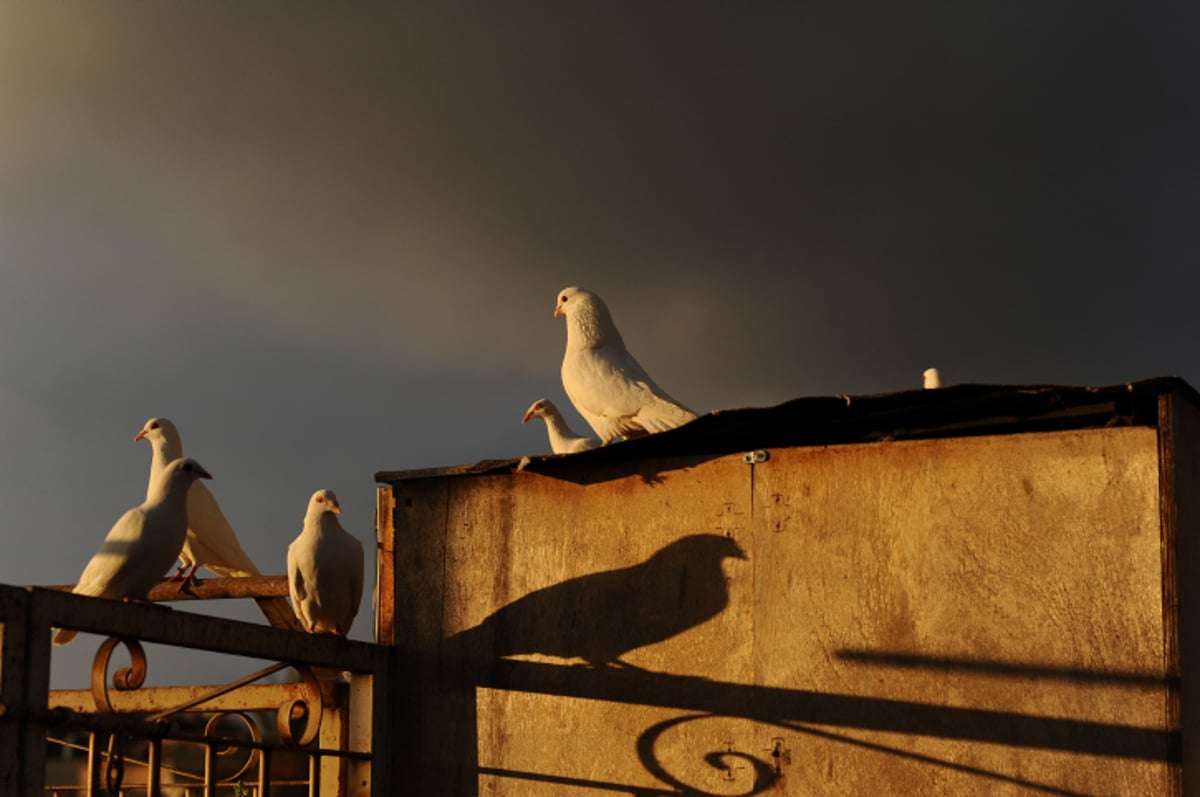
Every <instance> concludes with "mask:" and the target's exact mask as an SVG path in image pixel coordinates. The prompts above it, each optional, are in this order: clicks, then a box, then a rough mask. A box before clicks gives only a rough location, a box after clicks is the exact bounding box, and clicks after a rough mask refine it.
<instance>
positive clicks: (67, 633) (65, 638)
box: [54, 628, 79, 645]
mask: <svg viewBox="0 0 1200 797" xmlns="http://www.w3.org/2000/svg"><path fill="white" fill-rule="evenodd" d="M77 636H79V632H78V631H73V630H71V629H70V628H60V629H58V633H57V634H55V635H54V644H56V645H65V644H67V643H68V642H70V641H71V640H72V639H74V638H75V637H77Z"/></svg>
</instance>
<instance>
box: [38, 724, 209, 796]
mask: <svg viewBox="0 0 1200 797" xmlns="http://www.w3.org/2000/svg"><path fill="white" fill-rule="evenodd" d="M46 741H47V742H50V743H51V744H57V745H59V746H60V747H67V748H70V749H72V750H83V751H87V749H88V748H87V746H86V745H82V744H75V743H74V742H69V741H67V740H66V739H59V738H56V737H53V736H47V737H46ZM171 741H174V740H171ZM100 755H101V756H103V757H105V758H107V757H108V753H105V752H101V753H100ZM125 761H126V762H127V763H130V764H136V765H137V766H139V767H148V766H149V765H150V762H149V761H142V760H141V759H139V758H130V757H129V756H126V757H125ZM162 769H163V770H165V771H167V772H170V773H171V774H172V775H175V776H178V777H184V778H191V779H193V780H198V781H202V780H204V776H203V775H197V774H195V773H194V772H188V771H187V770H184V769H175V768H174V767H170V766H167V765H166V764H163V765H162ZM173 785H184V784H173ZM54 788H56V789H65V788H74V787H68V786H55V787H54Z"/></svg>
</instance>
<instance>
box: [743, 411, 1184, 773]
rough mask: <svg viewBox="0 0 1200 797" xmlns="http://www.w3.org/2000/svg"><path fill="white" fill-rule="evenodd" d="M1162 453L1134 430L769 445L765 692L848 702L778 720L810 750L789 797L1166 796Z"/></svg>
mask: <svg viewBox="0 0 1200 797" xmlns="http://www.w3.org/2000/svg"><path fill="white" fill-rule="evenodd" d="M1156 445H1157V444H1156V438H1155V432H1154V430H1153V429H1146V428H1135V429H1120V430H1095V431H1087V432H1069V433H1058V434H1037V435H1022V436H1019V437H996V438H979V439H944V440H926V441H915V442H906V443H897V444H891V445H886V446H859V445H855V446H845V447H839V448H834V449H826V450H822V449H793V450H787V451H779V452H772V458H771V461H770V462H768V463H767V464H765V465H763V466H761V467H760V468H757V469H756V472H755V505H756V507H763V509H762V511H761V513H760V514H761V515H762V516H763V517H764V520H767V521H768V522H766V523H764V524H763V525H762V526H760V527H759V533H758V536H757V538H756V545H755V551H756V554H757V557H756V568H757V570H758V577H757V579H758V585H759V588H760V591H759V595H758V600H757V602H756V608H757V612H756V624H755V636H756V643H757V649H756V660H757V661H758V663H759V666H760V668H761V669H760V683H761V684H762V685H764V686H779V687H787V686H795V687H802V688H803V689H805V690H811V691H813V692H816V693H819V694H832V695H845V696H853V697H854V698H855V701H854V702H853V703H852V704H849V705H848V706H843V707H842V710H841V711H839V712H829V713H828V715H824V716H823V713H822V712H821V711H820V710H819V709H814V710H812V711H810V712H809V714H808V716H807V717H805V718H804V719H806V720H807V721H805V722H795V720H797V719H800V717H798V716H796V715H797V714H798V713H799V712H800V711H802V710H804V708H805V707H804V706H803V702H804V701H799V702H800V703H801V705H799V706H797V709H794V710H791V711H788V710H787V709H786V708H781V709H779V710H778V711H777V714H776V716H777V717H778V720H779V721H780V723H781V725H780V727H782V728H783V730H780V731H778V735H780V736H782V737H784V738H785V745H787V746H789V747H791V748H792V749H794V750H796V749H801V748H803V749H804V751H805V752H804V754H803V755H801V756H795V757H794V760H793V765H792V766H791V767H790V768H789V770H788V772H787V777H788V780H789V782H790V787H791V788H792V789H794V790H795V791H794V793H802V794H814V795H815V794H856V793H867V792H869V791H879V790H880V787H881V786H882V785H884V784H886V785H887V789H885V790H886V791H890V792H892V793H910V794H918V793H920V794H930V793H942V794H963V793H977V792H979V791H980V790H987V791H989V793H994V791H993V790H998V789H1002V788H1009V789H1013V790H1014V791H1015V790H1019V789H1020V788H1027V789H1034V790H1042V791H1045V790H1051V791H1053V790H1056V789H1059V790H1063V791H1066V792H1069V793H1086V794H1164V793H1167V791H1166V789H1167V784H1168V771H1167V761H1166V759H1167V735H1166V733H1165V732H1157V731H1161V729H1165V728H1166V716H1165V705H1166V704H1165V700H1164V696H1165V694H1166V691H1167V684H1168V680H1167V679H1168V676H1169V674H1170V673H1169V672H1168V670H1167V668H1166V663H1165V661H1164V655H1163V621H1162V597H1161V596H1162V584H1161V577H1162V574H1161V569H1160V548H1159V517H1158V508H1159V507H1158V473H1157V451H1156ZM777 520H780V521H782V525H780V523H778V522H775V521H777ZM928 706H934V707H946V708H947V709H950V710H947V711H938V710H933V711H929V710H927V708H926V707H928ZM789 714H791V715H792V716H791V717H789V716H788V715H789ZM1043 720H1045V721H1043ZM764 732H765V730H764ZM881 778H884V779H883V780H882V781H881Z"/></svg>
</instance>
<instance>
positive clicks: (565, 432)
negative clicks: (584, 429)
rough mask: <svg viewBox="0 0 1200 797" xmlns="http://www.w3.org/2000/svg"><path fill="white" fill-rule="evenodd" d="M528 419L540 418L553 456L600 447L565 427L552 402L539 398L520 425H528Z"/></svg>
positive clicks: (595, 442)
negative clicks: (543, 422) (544, 425)
mask: <svg viewBox="0 0 1200 797" xmlns="http://www.w3.org/2000/svg"><path fill="white" fill-rule="evenodd" d="M530 418H541V419H542V420H543V421H545V422H546V433H547V434H548V435H549V436H550V450H551V451H553V452H554V453H555V454H574V453H575V452H577V451H588V450H589V449H593V448H595V447H596V446H598V445H600V441H599V440H594V439H592V438H590V437H580V436H579V435H577V434H575V432H573V431H572V430H571V427H570V426H567V421H566V419H565V418H563V416H562V413H561V412H559V410H558V407H556V406H554V402H553V401H551V400H550V399H547V398H540V399H538V400H537V401H535V402H533V404H532V405H530V407H529V409H528V410H526V412H525V417H524V418H522V419H521V423H528V422H529V419H530Z"/></svg>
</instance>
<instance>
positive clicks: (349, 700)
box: [0, 585, 400, 797]
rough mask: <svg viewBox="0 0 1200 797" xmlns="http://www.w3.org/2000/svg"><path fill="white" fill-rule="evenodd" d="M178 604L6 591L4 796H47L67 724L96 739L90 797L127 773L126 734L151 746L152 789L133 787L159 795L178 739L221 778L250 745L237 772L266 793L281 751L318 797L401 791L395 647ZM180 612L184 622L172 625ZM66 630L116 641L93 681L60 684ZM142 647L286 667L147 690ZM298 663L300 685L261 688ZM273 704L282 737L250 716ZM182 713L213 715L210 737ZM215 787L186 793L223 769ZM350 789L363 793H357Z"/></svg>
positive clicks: (0, 729) (2, 628)
mask: <svg viewBox="0 0 1200 797" xmlns="http://www.w3.org/2000/svg"><path fill="white" fill-rule="evenodd" d="M165 611H167V610H165V609H164V608H163V607H159V606H154V605H137V604H127V603H121V604H118V603H116V602H114V601H105V600H100V599H95V598H88V597H82V596H78V595H73V594H70V593H63V592H59V591H55V590H48V589H39V588H33V587H24V588H21V587H11V586H6V585H0V794H2V795H9V794H13V795H21V796H22V797H34V795H38V796H39V797H40V795H42V794H43V788H44V786H43V784H44V779H45V764H46V760H45V748H46V744H45V741H46V739H47V735H48V731H50V730H52V729H58V728H66V729H78V730H84V731H87V732H88V734H89V742H88V745H87V749H88V751H89V757H90V759H91V762H90V764H89V772H90V777H89V778H88V781H89V782H88V783H87V784H85V785H84V786H83V787H82V788H84V789H87V790H88V791H89V792H90V793H99V789H100V787H101V786H102V785H104V784H103V783H102V782H103V781H104V780H105V779H106V778H105V775H107V776H108V779H109V780H111V778H112V777H113V769H114V767H115V768H117V769H118V770H119V769H120V767H121V766H123V764H124V763H125V762H126V759H125V758H124V757H123V756H122V755H121V754H120V750H121V748H120V739H121V738H139V739H144V740H148V741H149V743H150V745H149V750H148V753H149V754H148V756H147V760H145V761H135V760H132V759H129V760H128V761H129V763H131V764H134V765H141V764H145V765H147V766H148V772H149V774H148V776H147V783H145V784H138V785H135V786H132V788H135V789H138V790H141V789H147V788H148V789H149V792H148V793H151V794H153V793H156V791H157V789H158V787H159V782H158V779H159V773H160V771H161V768H162V763H163V759H162V744H163V742H164V741H168V742H171V743H172V744H193V745H201V746H203V747H204V749H205V760H206V762H208V763H209V765H210V766H209V767H208V770H209V774H210V775H211V773H212V771H213V770H212V767H211V763H212V761H213V760H215V756H216V755H217V752H218V748H222V749H224V748H227V747H229V746H230V745H233V746H234V747H236V748H238V749H242V750H249V751H250V754H249V757H248V758H247V760H246V762H245V763H244V764H243V765H242V766H241V768H240V769H239V771H238V772H237V773H236V775H235V777H241V776H243V775H248V774H249V773H250V772H251V770H252V769H254V765H255V764H256V763H257V772H256V775H254V776H252V777H253V778H254V780H256V781H257V782H256V783H254V784H253V788H254V789H255V790H256V791H257V793H259V794H263V795H265V794H267V793H269V789H270V784H269V782H268V781H267V779H266V775H267V764H268V763H269V760H270V756H271V754H272V752H274V751H277V750H285V749H286V750H292V751H296V752H298V753H300V754H303V755H306V756H308V758H309V762H310V773H311V774H310V778H309V784H310V793H313V794H317V793H320V792H321V789H320V783H321V782H322V781H323V782H325V783H326V784H327V785H330V784H331V783H332V784H335V785H336V786H337V788H335V789H333V790H327V791H326V793H331V794H332V793H338V794H350V793H353V794H356V795H357V794H363V795H366V794H370V795H392V794H397V793H400V792H398V791H397V790H396V789H395V788H394V786H395V784H394V783H393V779H392V770H391V767H392V764H391V759H392V751H391V734H390V730H389V726H390V724H391V723H390V722H389V720H390V717H391V713H392V704H393V698H392V694H393V678H394V672H395V669H396V666H395V663H394V660H393V659H394V656H395V653H394V651H393V649H391V648H387V647H381V646H378V645H372V644H368V643H364V642H357V641H352V640H346V639H338V638H334V637H331V636H316V635H307V634H303V633H297V632H294V631H290V630H285V629H279V628H272V627H268V626H263V625H256V624H252V623H243V622H239V621H234V620H227V619H224V618H216V617H208V616H204V615H196V614H190V613H185V612H173V613H172V614H171V615H165V614H164V612H165ZM168 617H169V618H170V622H164V620H166V619H168ZM52 627H66V628H72V629H75V630H79V631H82V632H88V633H98V634H103V635H106V636H108V637H109V638H108V639H106V640H105V641H104V642H103V643H102V644H101V646H100V649H99V650H98V651H97V653H96V657H95V660H94V661H93V666H92V675H91V684H90V688H89V689H81V690H59V691H54V692H51V691H50V689H49V669H50V633H51V628H52ZM141 642H153V643H159V644H165V645H170V646H174V647H182V648H190V649H198V650H208V651H213V652H218V653H223V654H228V655H235V656H244V657H248V658H255V659H260V660H262V659H267V660H272V661H275V662H277V663H276V664H273V665H271V666H268V667H266V668H265V669H261V670H259V671H257V672H255V673H252V674H250V675H247V676H246V677H244V678H239V679H237V680H236V681H234V682H232V683H229V684H222V685H215V686H210V687H145V686H144V684H145V681H146V673H147V669H148V666H147V665H148V663H147V661H146V656H145V652H144V649H143V648H142V646H141ZM76 644H78V643H76ZM120 646H124V647H125V648H126V649H127V650H128V652H129V655H130V660H131V666H130V667H127V668H123V669H120V670H118V671H117V672H115V673H113V675H112V677H111V682H110V678H109V675H108V670H109V665H110V661H111V658H112V655H113V653H114V652H115V651H116V649H117V648H118V647H120ZM285 667H292V668H294V669H295V670H296V671H297V672H298V673H300V677H301V681H300V683H293V684H255V683H254V682H255V681H257V680H260V679H262V678H264V677H266V676H267V675H270V674H272V673H274V672H277V671H279V670H282V669H284V668H285ZM314 668H325V670H324V671H325V672H326V675H328V674H329V672H330V670H332V672H333V673H340V672H342V671H347V672H348V673H350V674H351V677H350V683H349V684H348V685H347V684H335V682H334V681H332V680H323V679H322V678H318V677H317V674H316V673H314ZM110 683H111V685H110ZM266 709H270V710H274V711H275V713H276V727H277V730H278V732H279V735H280V741H279V742H264V741H263V738H262V734H261V732H260V731H259V730H258V728H257V726H256V724H255V723H254V721H253V720H252V719H251V718H250V717H248V716H247V715H246V714H245V712H246V711H259V710H266ZM181 712H189V713H209V714H211V715H212V717H211V718H210V720H209V722H208V725H207V726H206V728H205V732H204V733H202V734H196V733H188V732H184V731H182V730H180V729H179V727H178V724H177V723H173V722H172V721H171V717H173V716H174V715H176V714H179V713H181ZM229 716H237V717H238V718H239V719H240V720H241V721H242V722H243V723H244V724H246V725H247V727H248V728H249V733H250V738H249V739H233V738H232V737H230V736H228V735H223V734H222V733H220V732H219V731H218V729H217V727H216V725H217V723H218V722H219V721H220V720H221V719H223V718H226V717H229ZM51 738H52V739H53V738H57V737H56V736H52V737H51ZM103 738H109V739H114V740H115V741H113V742H112V745H113V748H112V750H109V751H107V752H106V751H105V750H104V749H103V743H102V739H103ZM101 770H107V772H105V773H102V772H101ZM116 774H117V776H119V775H120V772H119V771H118V772H117V773H116ZM205 781H206V783H204V784H201V783H196V784H195V785H192V786H187V787H186V788H192V789H200V788H203V789H204V792H205V793H206V794H211V793H213V791H212V789H213V785H212V780H211V777H206V778H205ZM348 784H354V785H355V788H354V789H353V790H352V791H351V790H350V789H349V787H348ZM108 785H112V784H111V783H110V784H108ZM180 785H182V784H180ZM277 785H279V784H277ZM62 791H64V792H66V791H69V790H68V789H62Z"/></svg>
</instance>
